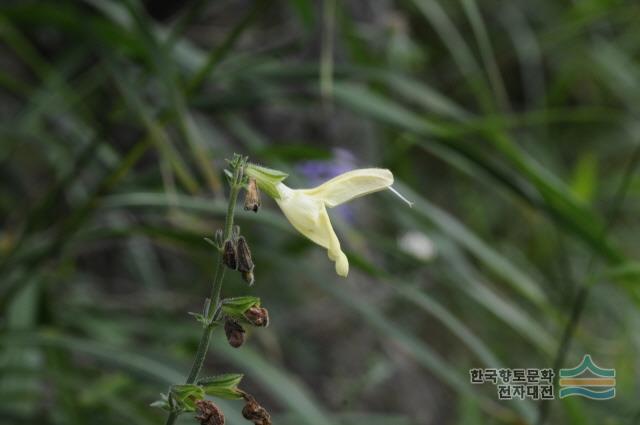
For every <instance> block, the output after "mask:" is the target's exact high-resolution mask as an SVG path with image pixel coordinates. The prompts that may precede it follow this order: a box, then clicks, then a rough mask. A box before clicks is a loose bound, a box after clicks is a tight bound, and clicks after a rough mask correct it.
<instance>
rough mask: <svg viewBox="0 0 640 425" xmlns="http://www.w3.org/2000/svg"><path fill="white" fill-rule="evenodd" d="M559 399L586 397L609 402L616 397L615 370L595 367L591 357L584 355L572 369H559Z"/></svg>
mask: <svg viewBox="0 0 640 425" xmlns="http://www.w3.org/2000/svg"><path fill="white" fill-rule="evenodd" d="M558 383H559V384H560V394H559V395H560V398H565V397H569V396H580V397H586V398H590V399H593V400H609V399H612V398H614V397H615V396H616V370H615V369H603V368H601V367H599V366H598V365H596V364H595V363H594V362H593V360H592V359H591V355H589V354H585V355H584V357H583V358H582V361H581V362H580V364H579V365H578V366H576V367H574V368H572V369H560V380H559V382H558Z"/></svg>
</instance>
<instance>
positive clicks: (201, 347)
mask: <svg viewBox="0 0 640 425" xmlns="http://www.w3.org/2000/svg"><path fill="white" fill-rule="evenodd" d="M243 168H244V166H243V164H242V162H240V163H238V164H237V166H236V167H235V169H234V172H233V180H232V182H231V190H230V193H229V205H228V207H227V216H226V218H225V223H224V238H223V239H224V240H227V239H229V237H231V232H232V230H233V215H234V212H235V207H236V202H237V200H238V194H239V193H240V189H241V188H242V173H243ZM224 272H225V265H224V263H223V261H222V252H218V262H217V265H216V272H215V275H214V277H213V284H212V285H211V295H210V296H209V298H208V301H207V306H206V308H205V311H207V312H208V316H207V319H208V321H209V325H207V326H206V327H205V328H204V329H203V331H202V336H201V337H200V343H198V351H196V355H195V357H194V358H193V364H192V365H191V370H190V371H189V376H188V377H187V380H186V383H187V384H193V383H194V382H195V381H196V379H197V378H198V375H199V374H200V370H202V365H203V364H204V360H205V358H206V357H207V351H208V350H209V341H211V334H212V333H213V330H214V329H215V327H216V324H215V323H214V322H213V320H212V319H213V316H214V313H215V310H216V308H217V306H218V304H219V303H220V293H221V292H222V281H223V280H224ZM177 418H178V413H177V412H171V413H169V416H168V417H167V421H166V422H165V424H166V425H173V423H174V422H175V420H176V419H177Z"/></svg>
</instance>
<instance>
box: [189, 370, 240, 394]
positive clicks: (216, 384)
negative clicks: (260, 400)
mask: <svg viewBox="0 0 640 425" xmlns="http://www.w3.org/2000/svg"><path fill="white" fill-rule="evenodd" d="M243 376H244V375H242V374H239V373H227V374H224V375H217V376H211V377H208V378H202V379H199V380H198V384H199V385H202V388H203V390H204V392H205V394H207V395H211V396H214V397H220V398H226V399H229V400H237V399H239V398H242V393H241V392H240V390H238V385H239V384H240V381H241V380H242V377H243Z"/></svg>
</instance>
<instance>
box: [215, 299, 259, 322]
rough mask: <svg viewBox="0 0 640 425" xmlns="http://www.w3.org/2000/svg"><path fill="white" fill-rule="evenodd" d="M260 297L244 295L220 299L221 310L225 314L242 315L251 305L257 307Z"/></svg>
mask: <svg viewBox="0 0 640 425" xmlns="http://www.w3.org/2000/svg"><path fill="white" fill-rule="evenodd" d="M259 306H260V298H258V297H251V296H244V297H235V298H226V299H224V300H222V311H223V312H224V313H225V314H226V315H227V316H232V317H244V313H245V312H246V311H247V310H249V309H250V308H251V307H259Z"/></svg>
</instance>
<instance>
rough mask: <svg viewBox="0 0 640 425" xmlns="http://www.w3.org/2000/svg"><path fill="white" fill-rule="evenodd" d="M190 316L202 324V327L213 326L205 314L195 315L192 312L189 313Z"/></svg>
mask: <svg viewBox="0 0 640 425" xmlns="http://www.w3.org/2000/svg"><path fill="white" fill-rule="evenodd" d="M188 314H189V315H190V316H193V317H195V319H196V320H197V321H198V323H200V324H202V327H205V328H206V327H207V326H209V325H210V324H211V322H210V321H209V319H207V317H206V316H205V315H203V314H200V313H194V312H193V311H190V312H189V313H188Z"/></svg>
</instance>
